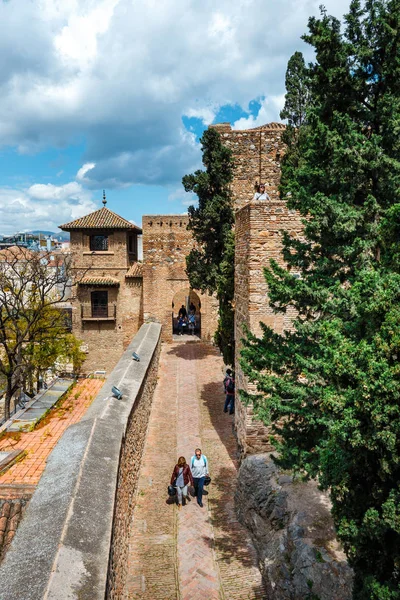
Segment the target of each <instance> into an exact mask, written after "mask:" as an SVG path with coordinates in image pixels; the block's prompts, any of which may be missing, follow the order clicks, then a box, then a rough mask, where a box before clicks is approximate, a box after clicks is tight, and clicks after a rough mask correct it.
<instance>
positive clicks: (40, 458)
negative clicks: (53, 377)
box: [0, 379, 104, 495]
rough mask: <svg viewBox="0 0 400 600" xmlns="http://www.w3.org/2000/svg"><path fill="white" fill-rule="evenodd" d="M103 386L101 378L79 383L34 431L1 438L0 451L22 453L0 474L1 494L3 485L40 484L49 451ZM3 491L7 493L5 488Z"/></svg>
mask: <svg viewBox="0 0 400 600" xmlns="http://www.w3.org/2000/svg"><path fill="white" fill-rule="evenodd" d="M103 383H104V380H100V379H81V380H79V381H78V383H77V384H76V386H75V387H74V388H72V390H71V391H70V392H69V393H68V394H67V395H66V396H65V398H64V400H62V401H61V402H60V403H59V404H58V405H57V406H56V407H54V408H52V409H51V410H50V412H49V414H48V415H47V416H46V417H44V418H43V420H42V421H41V422H40V423H39V424H38V425H36V427H35V428H34V429H33V431H26V432H25V431H21V432H20V431H18V432H7V433H3V434H2V435H1V436H0V451H2V452H12V451H15V450H16V449H18V450H23V451H24V454H23V455H22V458H21V459H20V460H18V462H16V463H15V464H14V465H13V466H11V467H10V468H9V469H8V470H7V471H5V472H4V473H2V474H1V475H0V495H1V490H2V488H3V486H7V485H9V484H12V485H24V484H31V485H37V484H38V483H39V479H40V477H41V475H42V473H43V471H44V469H45V466H46V461H47V458H48V456H49V454H50V452H51V451H52V450H53V448H54V446H55V445H56V444H57V442H58V440H59V439H60V437H61V436H62V434H63V433H64V431H65V430H66V429H67V428H68V427H69V426H70V425H72V424H73V423H76V422H77V421H79V420H80V419H81V418H82V416H83V415H84V414H85V412H86V411H87V409H88V407H89V406H90V404H91V403H92V400H93V399H94V398H95V396H96V394H97V393H98V391H99V390H100V389H101V387H102V385H103ZM6 492H7V493H8V492H9V490H8V488H7V487H6Z"/></svg>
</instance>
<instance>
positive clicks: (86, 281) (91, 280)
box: [78, 275, 119, 286]
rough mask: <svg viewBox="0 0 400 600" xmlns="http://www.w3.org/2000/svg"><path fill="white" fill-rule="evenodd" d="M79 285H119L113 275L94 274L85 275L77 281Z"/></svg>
mask: <svg viewBox="0 0 400 600" xmlns="http://www.w3.org/2000/svg"><path fill="white" fill-rule="evenodd" d="M78 284H79V285H116V286H118V285H119V281H118V279H115V278H114V277H97V276H96V275H87V276H86V277H83V278H82V279H81V280H80V281H78Z"/></svg>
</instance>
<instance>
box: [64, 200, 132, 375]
mask: <svg viewBox="0 0 400 600" xmlns="http://www.w3.org/2000/svg"><path fill="white" fill-rule="evenodd" d="M103 204H104V206H103V207H102V208H100V209H99V210H96V211H94V212H92V213H90V214H88V215H85V216H83V217H80V218H78V219H75V220H74V221H71V222H70V223H64V224H63V225H60V229H62V230H64V231H69V232H70V252H71V257H72V263H73V267H74V272H75V280H74V286H73V291H72V298H71V305H72V324H73V325H72V329H73V333H74V334H75V335H76V337H77V338H79V339H81V340H82V341H83V347H84V348H85V350H86V352H87V355H88V358H87V360H86V362H85V367H84V368H85V370H86V371H87V372H89V371H93V370H97V369H104V370H106V371H107V372H109V371H110V370H111V369H112V368H113V366H114V365H115V364H116V363H117V362H118V360H119V358H120V356H121V354H122V352H123V351H124V350H125V348H126V347H127V345H128V344H129V343H130V341H131V340H132V338H133V336H134V335H135V333H136V332H137V331H138V329H139V327H140V326H141V324H142V322H143V311H142V288H143V285H142V273H141V262H140V260H141V254H140V253H141V234H142V230H141V229H140V227H137V226H136V225H134V224H133V223H131V222H130V221H127V220H126V219H124V218H123V217H121V216H120V215H118V214H116V213H115V212H113V211H112V210H110V209H109V208H107V206H106V199H105V197H104V198H103ZM130 273H135V275H134V278H133V279H131V278H130V277H129V274H130Z"/></svg>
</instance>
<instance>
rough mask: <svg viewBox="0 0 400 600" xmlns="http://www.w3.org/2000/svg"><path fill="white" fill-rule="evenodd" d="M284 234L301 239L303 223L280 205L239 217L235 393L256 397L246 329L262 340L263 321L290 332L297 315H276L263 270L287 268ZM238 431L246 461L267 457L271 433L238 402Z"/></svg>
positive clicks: (248, 208) (255, 207)
mask: <svg viewBox="0 0 400 600" xmlns="http://www.w3.org/2000/svg"><path fill="white" fill-rule="evenodd" d="M281 230H285V231H288V232H289V233H290V235H291V236H293V237H298V236H300V235H301V232H302V223H301V220H300V217H299V215H298V214H297V213H296V212H295V211H290V210H288V208H287V206H286V204H285V203H284V202H282V201H280V200H275V201H271V202H261V201H259V200H256V201H253V200H252V201H251V202H249V203H248V204H246V205H245V206H244V207H243V208H241V209H240V210H238V211H237V212H236V227H235V240H236V242H235V243H236V246H235V252H236V256H235V339H236V363H235V371H236V387H237V389H243V390H246V391H252V389H253V388H252V387H251V386H250V385H249V383H248V381H247V379H246V378H245V376H244V375H243V372H242V370H241V368H240V363H239V358H240V351H241V348H242V342H241V340H242V338H243V337H244V327H247V328H249V329H250V331H251V332H252V333H254V334H256V335H261V326H260V321H262V322H263V323H266V324H267V325H269V326H270V327H272V328H273V329H274V330H275V331H277V332H278V333H281V332H282V331H283V330H284V329H289V328H290V326H291V321H292V318H293V316H294V313H293V312H290V311H288V312H287V313H285V314H275V313H274V311H273V310H272V308H271V307H270V306H269V303H268V287H267V283H266V281H265V277H264V272H263V270H264V268H265V267H268V266H269V261H270V260H271V259H274V260H275V261H276V262H277V263H278V264H280V265H282V266H285V263H284V261H283V258H282V253H281V249H282V235H281ZM235 426H236V430H237V436H238V441H239V445H240V448H241V451H242V453H243V455H246V454H249V453H250V454H253V453H256V452H265V451H266V450H270V449H272V448H271V446H270V445H269V432H268V429H267V428H265V427H264V426H263V424H262V423H261V422H260V421H257V420H255V419H254V418H253V411H252V408H251V406H250V407H246V406H244V405H243V404H242V403H241V402H240V400H239V398H237V402H236V413H235Z"/></svg>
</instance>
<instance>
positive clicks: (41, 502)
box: [0, 323, 161, 600]
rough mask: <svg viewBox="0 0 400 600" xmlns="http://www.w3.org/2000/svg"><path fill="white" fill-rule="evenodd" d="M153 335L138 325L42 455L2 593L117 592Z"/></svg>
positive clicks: (62, 596)
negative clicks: (78, 414)
mask: <svg viewBox="0 0 400 600" xmlns="http://www.w3.org/2000/svg"><path fill="white" fill-rule="evenodd" d="M160 333H161V327H160V325H159V324H156V323H149V324H145V325H143V326H142V327H141V329H140V331H139V332H138V334H137V335H136V336H135V338H134V340H133V341H132V343H131V344H130V346H129V348H128V349H127V350H126V352H125V353H124V355H123V356H122V358H121V359H120V361H119V362H118V364H117V366H116V367H115V369H114V370H113V372H112V373H111V375H110V376H109V378H108V379H107V381H106V383H105V384H104V386H103V388H102V389H101V391H100V393H99V394H98V395H97V397H96V398H95V400H94V401H93V403H92V405H91V406H90V408H89V410H88V411H87V413H86V414H85V416H84V417H83V419H82V420H81V421H80V422H79V423H77V424H76V425H73V426H71V427H69V428H68V429H67V431H66V432H65V433H64V435H63V437H62V438H61V439H60V441H59V443H58V444H57V446H56V447H55V449H54V450H53V452H52V454H51V455H50V458H49V460H48V463H47V466H46V469H45V471H44V474H43V476H42V478H41V480H40V482H39V485H38V487H37V489H36V492H35V493H34V495H33V497H32V499H31V501H30V502H29V505H28V508H27V510H26V514H25V516H24V518H23V520H22V522H21V524H20V526H19V527H18V531H17V533H16V535H15V537H14V540H13V542H12V544H11V546H10V548H9V550H8V551H7V554H6V556H5V559H4V561H3V563H2V565H1V566H0V581H1V600H16V599H21V600H22V599H23V600H41V599H44V598H46V600H67V599H68V600H78V599H79V600H104V598H106V597H108V598H113V599H114V598H121V597H122V589H123V585H124V577H125V564H126V560H125V558H126V553H127V543H128V542H127V536H128V528H129V520H130V516H131V514H132V511H133V508H134V505H135V494H136V482H137V478H138V473H139V469H140V463H141V457H142V450H143V445H144V440H145V436H146V432H147V424H148V417H149V414H150V409H151V402H152V396H153V390H154V387H155V385H156V379H157V364H158V355H159V347H160ZM132 352H136V353H137V354H139V356H140V362H135V361H133V360H132ZM112 386H117V387H118V388H119V389H120V390H121V392H122V394H123V397H122V399H121V400H118V399H116V398H114V397H113V396H112V392H111V388H112ZM110 549H111V552H110ZM106 594H107V595H106Z"/></svg>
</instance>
